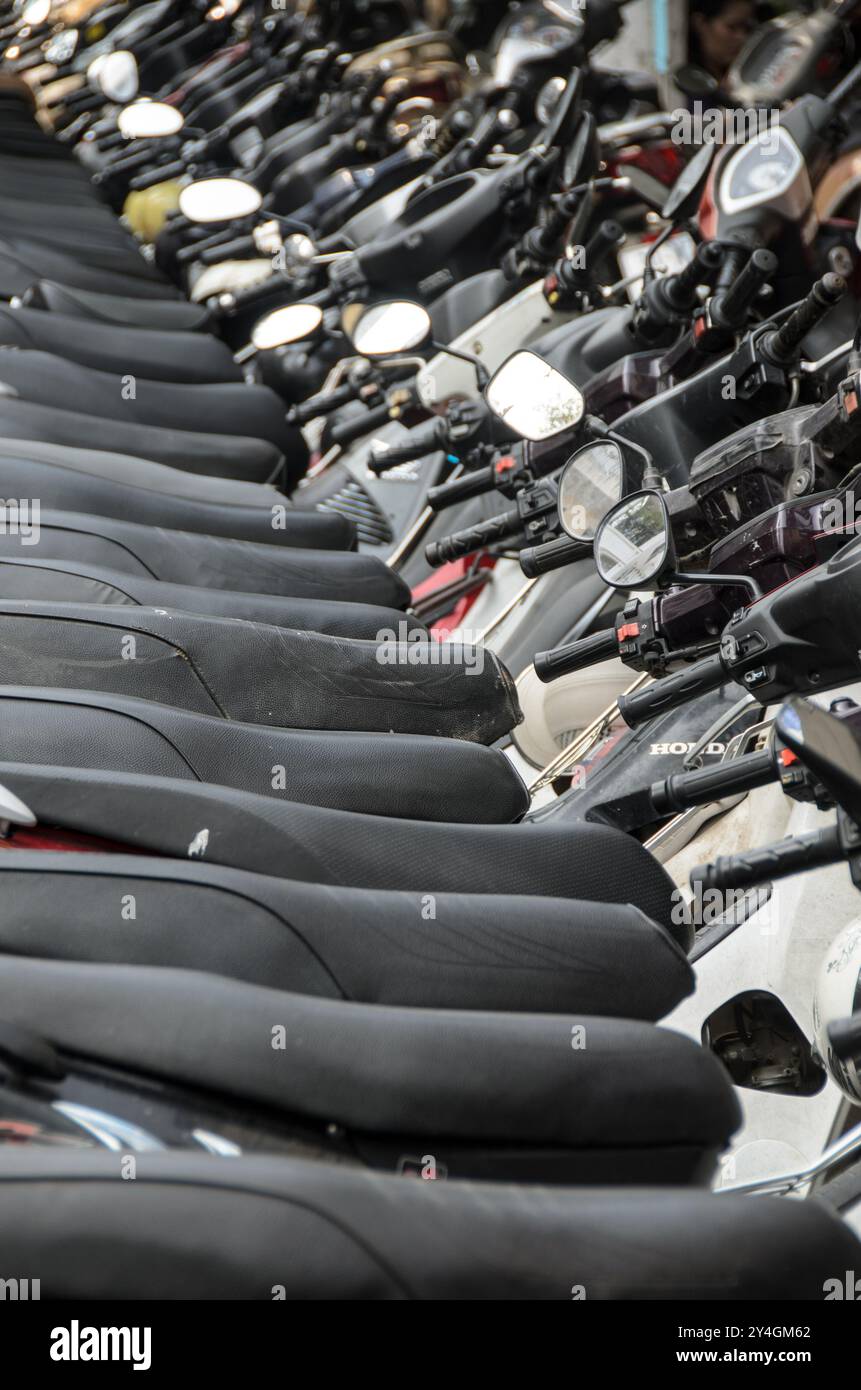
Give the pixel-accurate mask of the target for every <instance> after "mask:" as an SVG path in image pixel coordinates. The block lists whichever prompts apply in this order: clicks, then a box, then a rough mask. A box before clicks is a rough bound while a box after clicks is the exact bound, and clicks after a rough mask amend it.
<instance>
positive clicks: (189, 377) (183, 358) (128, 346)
mask: <svg viewBox="0 0 861 1390" xmlns="http://www.w3.org/2000/svg"><path fill="white" fill-rule="evenodd" d="M0 345H2V346H3V347H17V348H26V349H29V350H31V351H33V350H37V351H40V352H48V353H51V354H53V355H55V356H58V357H63V358H65V359H66V360H67V361H70V362H75V363H78V364H79V365H80V366H83V367H92V368H94V369H95V370H97V371H102V372H111V371H114V370H115V369H116V365H117V363H118V362H121V363H122V364H123V367H124V368H125V370H126V371H127V372H130V373H132V374H133V375H135V376H142V377H145V378H146V379H147V380H148V381H168V382H173V383H185V384H188V385H202V384H210V383H216V382H223V383H227V382H231V383H233V384H236V383H237V382H241V381H242V373H241V371H240V369H239V367H238V366H237V364H236V363H235V362H234V360H233V354H232V353H231V352H230V349H229V348H228V347H227V345H226V344H225V343H222V342H220V341H219V339H218V338H213V337H211V336H210V335H209V334H207V333H177V332H170V331H168V330H166V329H161V330H157V329H152V328H128V327H126V326H121V325H119V324H117V325H113V324H108V323H97V322H92V323H90V324H88V326H87V328H86V331H82V325H81V320H80V319H79V318H74V317H72V316H71V315H68V314H53V313H52V314H46V313H45V312H44V311H43V310H40V309H26V308H23V307H22V308H15V309H6V308H3V309H0Z"/></svg>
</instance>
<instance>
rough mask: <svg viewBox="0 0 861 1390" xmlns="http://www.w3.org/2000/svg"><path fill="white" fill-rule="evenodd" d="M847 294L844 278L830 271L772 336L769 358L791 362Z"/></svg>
mask: <svg viewBox="0 0 861 1390" xmlns="http://www.w3.org/2000/svg"><path fill="white" fill-rule="evenodd" d="M845 293H846V281H845V280H844V279H843V276H842V275H835V274H834V271H833V270H829V271H828V272H827V274H825V275H823V277H822V279H821V280H817V281H816V283H815V284H814V285H813V288H812V289H811V291H810V293H809V294H808V295H807V297H806V298H805V299H802V301H801V303H800V304H799V306H798V308H797V309H795V310H794V311H793V313H791V314H790V315H789V318H788V319H787V320H786V322H785V323H784V324H782V325H781V327H780V328H778V329H777V330H776V331H774V332H772V333H769V335H768V337H767V339H766V341H765V343H764V345H763V346H764V347H765V350H766V352H767V354H768V356H769V357H771V358H772V359H773V360H774V361H776V362H777V363H779V364H783V363H786V362H790V361H791V360H792V358H793V357H794V356H795V353H796V351H797V350H798V348H799V347H800V346H801V344H802V342H803V340H804V339H805V338H806V337H807V334H808V333H809V332H810V330H811V329H812V328H815V327H816V325H817V324H818V323H819V322H820V320H821V319H823V318H824V317H825V315H826V314H827V313H828V310H829V309H831V308H833V306H834V305H835V304H837V303H838V302H839V301H840V300H841V299H842V298H843V296H844V294H845Z"/></svg>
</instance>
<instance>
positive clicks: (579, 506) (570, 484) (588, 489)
mask: <svg viewBox="0 0 861 1390" xmlns="http://www.w3.org/2000/svg"><path fill="white" fill-rule="evenodd" d="M624 474H625V460H624V458H623V457H622V450H621V449H620V448H619V446H618V444H614V443H613V442H612V441H611V440H608V439H602V440H600V441H599V442H598V443H596V444H586V445H584V447H583V448H582V449H578V451H577V453H576V454H574V455H573V456H572V457H571V458H570V459H569V460H568V462H567V463H566V465H565V467H564V468H563V470H562V474H561V476H560V478H559V523H560V525H561V527H562V529H563V531H564V532H565V533H566V535H568V536H570V537H571V539H572V540H575V541H591V540H593V539H594V536H595V532H596V531H597V529H598V526H599V524H600V522H602V521H603V519H604V517H605V516H606V515H607V513H608V511H609V510H610V508H611V507H615V505H616V503H617V502H618V501H619V498H620V497H621V496H622V491H623V479H624Z"/></svg>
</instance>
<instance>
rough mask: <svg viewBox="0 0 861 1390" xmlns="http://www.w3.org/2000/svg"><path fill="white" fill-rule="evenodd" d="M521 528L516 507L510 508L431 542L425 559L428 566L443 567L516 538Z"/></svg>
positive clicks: (426, 549)
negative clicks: (485, 548) (500, 542)
mask: <svg viewBox="0 0 861 1390" xmlns="http://www.w3.org/2000/svg"><path fill="white" fill-rule="evenodd" d="M522 526H523V522H522V521H521V518H520V512H519V511H518V510H517V508H516V507H512V509H511V510H510V511H508V512H502V513H501V514H500V515H499V516H494V517H491V519H490V521H479V522H478V523H477V524H476V525H475V526H469V527H467V529H466V530H465V531H455V533H454V535H452V536H445V537H444V538H443V539H442V540H441V541H432V542H431V544H430V545H429V546H427V547H426V548H425V559H426V560H427V562H428V564H429V565H434V566H436V565H444V564H446V563H447V562H448V561H449V560H459V559H460V558H461V557H462V556H464V555H472V554H473V552H474V551H476V550H483V549H484V547H485V546H488V545H494V544H495V543H496V542H497V541H504V540H507V539H508V538H509V537H510V536H516V535H517V533H518V532H519V531H520V529H521V527H522Z"/></svg>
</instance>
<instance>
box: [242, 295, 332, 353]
mask: <svg viewBox="0 0 861 1390" xmlns="http://www.w3.org/2000/svg"><path fill="white" fill-rule="evenodd" d="M322 323H323V310H322V309H321V308H320V306H319V304H287V305H286V306H285V307H284V308H283V309H273V311H272V313H271V314H265V315H264V316H263V318H262V319H260V321H259V323H256V324H255V325H254V330H253V332H252V334H251V343H252V346H253V347H256V349H257V351H258V352H268V351H269V350H270V349H271V348H277V347H286V346H287V345H288V343H300V342H301V341H302V339H303V338H310V337H311V336H312V335H313V334H314V333H317V332H318V331H319V329H320V327H321V326H322Z"/></svg>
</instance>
